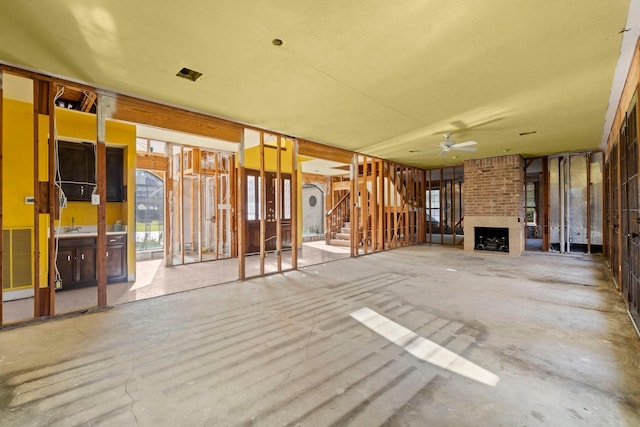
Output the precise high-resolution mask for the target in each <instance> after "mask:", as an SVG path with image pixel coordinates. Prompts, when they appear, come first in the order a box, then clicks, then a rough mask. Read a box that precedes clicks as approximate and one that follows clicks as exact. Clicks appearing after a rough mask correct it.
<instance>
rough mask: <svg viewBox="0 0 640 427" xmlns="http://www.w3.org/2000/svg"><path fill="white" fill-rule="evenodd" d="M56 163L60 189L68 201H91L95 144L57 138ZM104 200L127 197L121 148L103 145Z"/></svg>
mask: <svg viewBox="0 0 640 427" xmlns="http://www.w3.org/2000/svg"><path fill="white" fill-rule="evenodd" d="M58 164H59V168H60V180H61V181H62V190H63V191H64V194H65V196H66V197H67V200H69V201H91V194H92V193H93V190H94V188H95V186H96V184H95V183H96V153H95V145H94V144H90V143H75V142H65V141H60V142H59V143H58ZM106 169H107V191H106V192H107V202H122V201H125V200H126V194H127V192H126V189H125V187H124V185H123V183H124V150H123V149H122V148H117V147H107V148H106Z"/></svg>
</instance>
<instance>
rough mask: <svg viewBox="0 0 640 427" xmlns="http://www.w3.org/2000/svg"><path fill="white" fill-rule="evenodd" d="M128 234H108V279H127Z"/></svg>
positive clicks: (115, 280) (111, 280) (117, 280)
mask: <svg viewBox="0 0 640 427" xmlns="http://www.w3.org/2000/svg"><path fill="white" fill-rule="evenodd" d="M127 273H128V272H127V236H125V235H118V236H107V281H109V282H124V281H126V280H127V275H128V274H127Z"/></svg>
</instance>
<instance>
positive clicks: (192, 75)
mask: <svg viewBox="0 0 640 427" xmlns="http://www.w3.org/2000/svg"><path fill="white" fill-rule="evenodd" d="M176 76H178V77H182V78H183V79H187V80H191V81H192V82H195V81H196V80H198V79H199V78H200V77H202V73H201V72H199V71H195V70H191V69H189V68H187V67H183V68H182V69H181V70H180V71H178V74H176Z"/></svg>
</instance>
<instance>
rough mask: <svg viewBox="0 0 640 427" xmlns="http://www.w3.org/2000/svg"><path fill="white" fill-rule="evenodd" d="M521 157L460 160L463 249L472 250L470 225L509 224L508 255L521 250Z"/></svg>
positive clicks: (523, 206) (522, 198)
mask: <svg viewBox="0 0 640 427" xmlns="http://www.w3.org/2000/svg"><path fill="white" fill-rule="evenodd" d="M525 196H526V194H525V176H524V159H523V158H522V157H521V156H519V155H510V156H501V157H490V158H485V159H476V160H466V161H465V162H464V192H463V200H464V218H465V219H464V222H465V235H467V234H468V235H469V236H470V237H471V238H469V239H465V243H464V244H465V250H474V242H473V235H474V234H473V233H474V227H507V228H509V240H510V244H509V246H510V248H509V253H510V254H511V255H520V254H521V253H522V251H523V250H524V243H525V240H524V239H525V238H524V227H525V221H526V217H525Z"/></svg>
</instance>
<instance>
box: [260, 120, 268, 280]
mask: <svg viewBox="0 0 640 427" xmlns="http://www.w3.org/2000/svg"><path fill="white" fill-rule="evenodd" d="M264 162H265V160H264V132H260V185H259V188H260V194H259V197H260V275H261V276H264V262H265V245H266V237H267V235H266V233H267V225H266V220H267V206H266V204H267V182H266V180H265V171H264V166H265V164H264Z"/></svg>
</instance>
